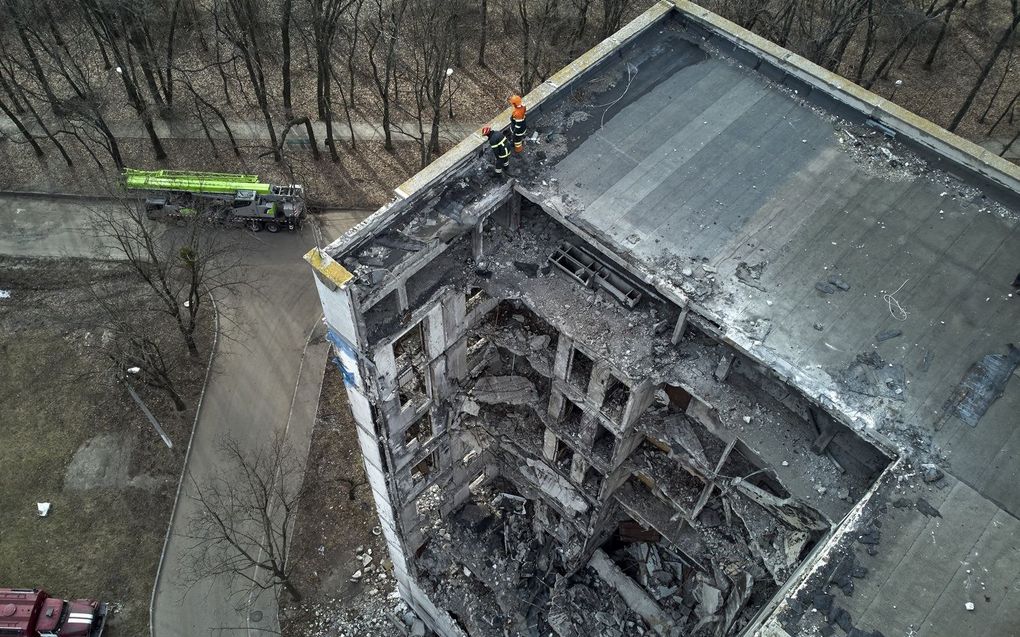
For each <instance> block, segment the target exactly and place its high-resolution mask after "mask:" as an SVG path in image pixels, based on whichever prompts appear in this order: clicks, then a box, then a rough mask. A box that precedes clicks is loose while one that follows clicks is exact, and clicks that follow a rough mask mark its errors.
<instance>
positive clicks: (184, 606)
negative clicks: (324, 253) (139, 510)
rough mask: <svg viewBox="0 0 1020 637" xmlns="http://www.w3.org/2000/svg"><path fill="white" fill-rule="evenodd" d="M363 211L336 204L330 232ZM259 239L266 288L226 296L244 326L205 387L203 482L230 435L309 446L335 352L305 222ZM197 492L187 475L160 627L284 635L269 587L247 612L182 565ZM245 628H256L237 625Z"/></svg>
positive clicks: (161, 635) (196, 458) (256, 255)
mask: <svg viewBox="0 0 1020 637" xmlns="http://www.w3.org/2000/svg"><path fill="white" fill-rule="evenodd" d="M364 216H365V214H364V213H330V214H329V215H327V216H326V218H325V221H326V228H324V230H323V233H324V235H325V236H337V235H339V234H340V233H341V232H343V231H344V230H346V229H347V228H348V227H350V226H351V225H353V224H354V223H356V222H357V221H358V220H360V219H361V218H364ZM250 244H251V246H250V248H249V252H250V255H251V260H252V261H253V262H254V269H255V272H253V276H252V279H253V280H255V281H257V282H258V283H257V285H258V289H257V290H256V291H252V292H245V293H244V294H242V295H241V296H240V297H237V298H233V299H227V302H228V304H230V303H234V304H236V306H237V313H236V315H235V317H234V322H235V323H236V324H237V325H238V326H239V327H238V328H237V329H239V330H240V331H239V332H236V333H234V334H229V333H228V334H227V338H221V340H220V349H219V351H218V352H217V357H216V363H215V364H214V368H213V374H212V380H211V381H210V382H209V386H208V388H207V389H206V396H205V403H204V404H203V406H202V413H201V416H200V418H199V423H198V429H197V431H196V432H195V440H194V443H193V447H192V452H191V458H190V459H189V463H188V464H189V467H188V470H189V472H190V473H191V474H192V475H193V476H194V477H195V479H196V480H198V481H199V482H201V481H202V479H203V478H204V477H207V476H209V475H210V473H211V470H212V468H213V467H215V465H216V462H217V457H216V452H215V448H216V444H217V442H218V441H219V439H220V438H221V437H222V436H223V435H224V434H229V435H231V436H233V437H234V438H236V439H237V440H239V441H240V442H241V443H242V444H245V443H250V444H252V445H256V444H258V443H260V442H264V441H267V440H269V439H270V438H271V437H272V434H273V432H276V431H284V432H286V436H287V439H288V440H289V441H290V442H291V444H293V445H294V447H295V448H297V449H299V450H301V451H302V452H304V451H305V450H306V449H307V448H308V444H309V441H310V439H311V431H312V425H313V423H314V420H315V410H316V406H317V404H318V398H319V397H318V392H319V386H320V384H321V381H322V373H323V368H324V362H325V356H326V351H327V347H326V344H325V341H324V338H323V337H324V332H323V327H322V322H321V320H320V317H321V308H320V306H319V300H318V296H317V295H316V292H315V287H314V284H313V281H312V278H311V277H312V275H311V272H310V271H309V269H308V266H307V265H306V264H305V263H304V261H302V260H301V256H302V255H303V254H304V253H305V252H306V251H307V250H308V249H309V247H310V246H312V245H314V239H313V237H312V233H311V231H310V229H306V230H304V231H302V232H299V233H293V234H291V233H279V234H277V235H269V234H268V233H260V234H257V235H252V236H251V241H250ZM228 329H230V328H228ZM306 344H307V348H306ZM190 492H191V489H190V488H189V486H188V484H187V483H185V486H184V489H183V492H182V496H181V500H180V501H179V503H178V508H177V512H176V514H175V516H174V520H173V521H172V523H171V536H170V542H169V544H168V546H167V552H166V560H165V562H164V565H163V570H162V572H161V574H160V578H159V581H158V582H157V584H156V595H155V608H154V613H153V628H154V636H155V637H200V636H203V637H204V636H206V635H208V636H220V635H223V636H226V635H237V634H242V635H245V634H249V633H250V634H252V635H262V634H275V633H274V631H276V632H278V631H279V626H278V625H276V618H277V608H276V606H275V601H274V600H273V599H272V596H271V595H268V594H266V595H262V596H261V598H259V599H258V600H257V601H256V603H255V604H254V605H253V606H252V607H251V608H248V609H245V610H244V611H242V612H239V611H237V610H236V608H237V607H238V606H239V605H240V604H241V603H242V602H243V601H245V600H246V596H245V595H244V593H243V591H242V590H238V589H236V588H232V587H231V586H230V584H229V582H227V581H226V580H225V579H214V580H208V581H206V582H203V583H201V584H199V585H198V586H196V587H194V588H192V589H191V590H190V591H187V590H186V588H185V585H184V581H183V577H182V573H181V572H180V569H179V566H180V564H181V561H182V557H183V555H184V553H185V551H186V550H187V548H188V542H187V540H185V539H184V538H183V537H181V536H180V535H178V533H179V532H180V531H182V530H183V529H185V528H186V525H187V522H188V518H189V516H190V515H191V513H192V512H193V511H194V510H195V508H196V503H195V502H194V501H192V500H190V499H189V498H188V495H189V493H190ZM254 611H261V620H260V621H259V622H254V621H250V620H249V618H250V617H251V616H252V613H253V612H254ZM258 615H259V614H258V613H256V614H255V616H258ZM242 627H243V628H246V629H247V628H249V627H250V628H251V630H250V631H247V630H238V629H240V628H242Z"/></svg>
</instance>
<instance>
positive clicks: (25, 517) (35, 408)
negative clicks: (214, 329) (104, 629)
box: [0, 259, 212, 637]
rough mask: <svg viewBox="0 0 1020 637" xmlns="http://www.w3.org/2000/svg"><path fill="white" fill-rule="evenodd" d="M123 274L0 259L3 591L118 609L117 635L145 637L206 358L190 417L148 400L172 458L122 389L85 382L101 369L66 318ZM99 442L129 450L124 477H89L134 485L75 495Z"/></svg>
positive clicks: (194, 382) (98, 473)
mask: <svg viewBox="0 0 1020 637" xmlns="http://www.w3.org/2000/svg"><path fill="white" fill-rule="evenodd" d="M126 276H127V275H126V274H125V272H124V270H122V269H121V266H118V265H114V264H109V263H100V262H92V261H84V260H13V259H0V289H3V290H7V291H9V292H10V298H5V299H0V404H2V405H3V410H2V411H0V467H3V476H4V477H3V488H2V489H0V511H3V524H2V525H0V573H2V574H3V581H2V582H0V585H5V586H22V587H41V588H45V589H47V590H48V591H49V592H50V593H51V594H53V595H57V596H61V597H91V598H98V599H102V600H104V601H108V602H111V604H112V607H113V608H114V610H115V612H114V613H113V614H112V615H111V617H110V620H109V623H108V627H109V628H108V630H109V635H110V636H111V637H128V636H129V637H137V636H139V635H143V634H147V633H148V609H149V596H150V594H151V591H152V583H153V580H154V577H155V572H156V564H157V561H158V559H159V554H160V551H161V549H162V546H163V538H164V535H165V533H166V525H167V522H168V518H169V514H170V507H171V505H172V502H173V496H174V492H175V490H176V487H177V480H178V477H179V475H180V469H181V464H182V462H183V459H184V452H185V447H186V444H187V439H188V435H190V431H191V423H192V421H193V418H194V404H195V398H196V396H197V393H198V391H200V387H201V379H202V377H203V376H204V374H205V365H204V362H205V357H204V356H203V361H202V363H201V364H199V365H196V366H195V368H192V369H190V370H189V371H188V372H187V373H185V374H182V376H181V378H180V381H179V382H180V387H181V389H182V393H183V395H184V396H185V397H186V398H185V400H186V401H187V402H188V403H189V408H188V409H187V410H186V411H185V412H182V413H177V412H174V410H173V408H172V406H171V405H170V404H169V403H168V401H166V400H165V399H164V398H163V397H161V396H158V395H155V394H153V393H151V392H146V391H142V392H140V393H141V395H142V397H143V399H144V400H145V401H146V402H147V403H148V405H149V407H150V409H152V411H153V412H154V413H155V414H156V416H157V418H158V419H159V420H160V422H161V424H162V425H163V426H164V428H165V429H166V430H167V433H168V434H169V436H170V437H171V439H172V440H173V441H174V442H175V447H174V449H173V450H170V449H167V448H166V446H165V445H163V443H162V441H160V440H159V438H158V437H157V436H156V434H155V432H154V431H153V429H152V426H151V424H150V423H149V422H148V421H147V420H146V419H145V417H144V416H143V415H142V414H141V412H140V411H139V409H138V408H137V406H136V405H135V404H134V403H133V402H132V401H131V399H130V397H129V396H128V395H127V393H126V391H125V389H124V388H123V387H122V386H120V385H119V384H118V383H117V382H116V381H115V380H113V379H112V378H109V377H103V376H102V375H93V374H89V373H87V372H88V371H89V370H91V369H93V361H92V360H91V359H90V358H89V356H88V354H87V349H86V348H84V347H83V345H82V344H83V343H84V342H86V341H87V339H88V337H89V335H87V334H83V333H82V332H81V330H80V329H78V328H69V327H67V326H66V323H63V322H62V320H61V317H62V316H67V315H68V313H75V312H77V311H79V309H80V308H82V307H83V305H82V304H84V303H86V302H87V301H86V300H85V299H84V298H83V290H82V287H81V286H82V284H83V283H85V282H92V281H101V280H109V279H111V278H117V279H118V280H119V279H121V278H125V277H126ZM206 318H207V319H208V320H210V321H211V316H207V317H206ZM211 337H212V335H211V329H210V326H208V325H207V326H205V327H204V328H203V330H202V334H201V335H200V341H199V343H200V345H201V347H202V350H203V352H204V353H205V354H208V351H209V349H208V348H209V347H210V346H211ZM182 354H183V352H182ZM198 368H201V369H198ZM101 434H110V435H112V436H114V437H115V438H116V439H117V440H118V442H119V444H120V445H121V446H122V447H123V446H126V447H127V452H125V451H124V450H123V449H122V451H121V453H120V454H118V455H121V456H122V457H123V456H129V457H130V462H129V466H128V468H127V469H128V470H127V471H126V472H124V471H123V470H121V471H109V472H104V467H103V464H102V462H101V460H102V459H101V458H98V459H96V458H93V459H92V460H93V462H86V463H85V465H86V467H87V469H86V471H87V472H89V471H90V472H92V475H93V477H100V478H101V477H103V475H105V473H120V474H126V476H128V477H130V480H128V481H126V482H122V483H120V484H116V485H110V486H107V487H102V488H96V487H92V488H87V489H84V490H77V489H73V488H71V487H70V486H69V485H68V484H66V482H65V476H66V474H67V467H68V465H69V463H70V462H71V459H72V458H73V457H74V456H75V453H76V451H78V450H79V448H81V447H82V446H83V445H84V444H85V443H87V442H88V441H90V440H92V439H93V438H95V437H96V436H98V435H101ZM36 502H51V503H52V505H53V507H52V510H51V512H50V515H49V516H48V517H45V518H40V517H38V515H37V514H36Z"/></svg>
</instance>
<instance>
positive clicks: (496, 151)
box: [482, 126, 510, 175]
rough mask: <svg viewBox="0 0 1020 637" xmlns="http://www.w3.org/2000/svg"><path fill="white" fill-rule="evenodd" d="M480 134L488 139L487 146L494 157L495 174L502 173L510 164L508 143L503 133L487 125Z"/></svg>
mask: <svg viewBox="0 0 1020 637" xmlns="http://www.w3.org/2000/svg"><path fill="white" fill-rule="evenodd" d="M482 135H484V136H485V137H486V138H487V139H488V140H489V148H491V149H492V154H493V155H494V156H495V158H496V174H497V175H502V174H503V170H504V169H506V168H507V167H508V166H510V144H509V143H507V139H506V137H505V136H504V135H503V133H501V132H500V131H498V130H493V129H491V128H489V127H488V126H486V127H485V128H483V129H482Z"/></svg>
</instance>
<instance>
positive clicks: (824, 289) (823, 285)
mask: <svg viewBox="0 0 1020 637" xmlns="http://www.w3.org/2000/svg"><path fill="white" fill-rule="evenodd" d="M815 289H816V290H818V291H819V292H821V293H822V294H835V293H836V286H835V285H833V284H831V283H828V282H826V281H819V282H818V283H815Z"/></svg>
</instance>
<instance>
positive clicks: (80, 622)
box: [0, 588, 107, 637]
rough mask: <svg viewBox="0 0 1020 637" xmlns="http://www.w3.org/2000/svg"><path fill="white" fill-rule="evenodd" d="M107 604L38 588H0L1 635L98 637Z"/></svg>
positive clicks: (104, 621)
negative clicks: (62, 596)
mask: <svg viewBox="0 0 1020 637" xmlns="http://www.w3.org/2000/svg"><path fill="white" fill-rule="evenodd" d="M106 615H107V606H106V604H104V603H100V602H97V601H95V600H91V599H74V600H64V599H59V598H56V597H50V596H49V595H47V594H46V591H44V590H40V589H37V588H0V635H10V636H11V637H101V635H102V634H103V628H104V627H105V626H106Z"/></svg>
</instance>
